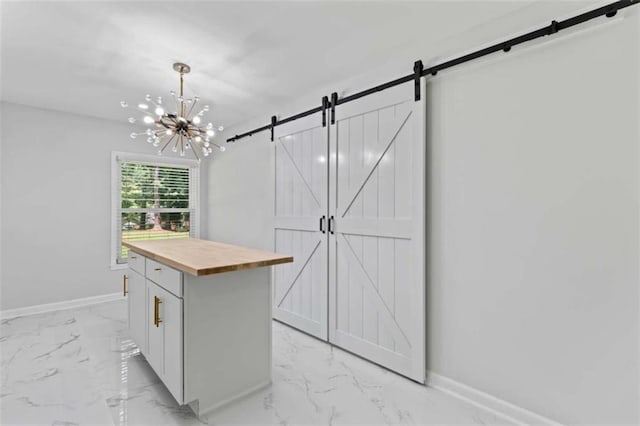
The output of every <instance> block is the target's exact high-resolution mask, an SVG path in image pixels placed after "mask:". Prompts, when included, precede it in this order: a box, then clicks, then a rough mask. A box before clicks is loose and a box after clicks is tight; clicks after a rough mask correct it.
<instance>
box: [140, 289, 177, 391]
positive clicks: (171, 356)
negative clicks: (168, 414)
mask: <svg viewBox="0 0 640 426" xmlns="http://www.w3.org/2000/svg"><path fill="white" fill-rule="evenodd" d="M147 312H148V314H147V324H148V339H149V346H148V353H147V354H146V356H147V361H149V364H151V367H153V369H154V370H155V372H156V374H158V376H159V377H160V378H161V379H162V381H163V382H164V384H165V386H166V387H167V389H169V392H171V394H172V395H173V397H174V398H175V399H176V401H178V402H180V403H181V402H182V400H183V397H182V395H183V383H182V375H183V366H182V347H183V346H182V332H183V328H182V299H181V298H179V297H176V296H174V295H173V294H171V293H169V292H168V291H166V290H165V289H163V288H162V287H160V286H159V285H157V284H155V283H154V282H152V281H150V280H147Z"/></svg>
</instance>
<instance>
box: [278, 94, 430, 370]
mask: <svg viewBox="0 0 640 426" xmlns="http://www.w3.org/2000/svg"><path fill="white" fill-rule="evenodd" d="M423 90H424V87H423ZM424 115H425V114H424V104H423V103H420V102H414V99H413V91H412V90H410V89H407V87H396V88H393V89H390V90H387V91H385V92H381V93H379V94H376V95H372V96H369V97H366V98H363V99H361V100H357V101H354V102H351V103H349V104H346V105H344V106H339V107H338V108H336V123H335V125H331V126H330V128H329V129H327V128H322V127H321V125H320V123H321V117H320V116H319V114H316V115H314V116H310V117H307V118H306V119H303V120H298V121H294V122H291V123H287V124H286V125H283V126H279V127H277V128H276V130H277V133H276V138H275V174H276V176H275V227H274V228H275V229H274V232H275V235H274V238H275V249H276V251H281V252H283V253H291V254H293V256H294V263H293V264H289V265H288V266H286V267H279V268H275V269H276V270H275V273H274V317H275V318H276V319H279V320H281V321H283V322H285V323H287V324H290V325H292V326H294V327H296V328H299V329H301V330H303V331H305V332H307V333H310V334H312V335H315V336H317V337H319V338H322V339H327V338H328V340H329V341H330V342H331V343H333V344H335V345H337V346H340V347H342V348H344V349H347V350H349V351H352V352H354V353H356V354H358V355H361V356H363V357H365V358H367V359H370V360H372V361H374V362H377V363H379V364H381V365H384V366H386V367H388V368H390V369H392V370H394V371H397V372H399V373H401V374H404V375H406V376H407V377H411V378H412V379H414V380H417V381H420V382H423V381H424V367H425V366H424V364H425V362H424V351H425V348H424V345H425V324H424V323H425V312H424V309H425V300H424V259H425V257H424V179H425V176H424V162H425V143H424ZM323 216H330V217H331V222H330V223H331V225H332V226H331V227H329V218H328V217H327V218H326V220H324V221H322V217H323ZM323 225H324V226H323ZM329 228H331V231H330V233H329V234H327V233H324V232H323V229H324V230H329Z"/></svg>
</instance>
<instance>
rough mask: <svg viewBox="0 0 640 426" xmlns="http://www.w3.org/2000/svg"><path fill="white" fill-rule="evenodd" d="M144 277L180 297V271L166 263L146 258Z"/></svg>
mask: <svg viewBox="0 0 640 426" xmlns="http://www.w3.org/2000/svg"><path fill="white" fill-rule="evenodd" d="M146 271H147V273H146V277H147V278H148V279H150V280H151V281H153V282H154V283H156V284H158V285H159V286H160V287H162V288H164V289H165V290H167V291H170V292H171V293H173V294H175V295H176V296H178V297H182V272H180V271H178V270H177V269H173V268H171V267H169V266H167V265H163V264H162V263H159V262H156V261H155V260H152V259H147V266H146Z"/></svg>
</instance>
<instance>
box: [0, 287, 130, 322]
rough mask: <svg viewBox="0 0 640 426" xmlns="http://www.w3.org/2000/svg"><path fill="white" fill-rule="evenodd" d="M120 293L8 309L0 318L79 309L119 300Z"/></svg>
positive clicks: (2, 312) (0, 312)
mask: <svg viewBox="0 0 640 426" xmlns="http://www.w3.org/2000/svg"><path fill="white" fill-rule="evenodd" d="M123 298H124V297H123V296H122V293H111V294H103V295H101V296H92V297H85V298H83V299H73V300H65V301H64V302H56V303H47V304H44V305H34V306H26V307H24V308H17V309H8V310H4V311H0V318H2V319H3V320H4V319H9V318H15V317H22V316H25V315H35V314H42V313H45V312H53V311H62V310H65V309H72V308H79V307H82V306H88V305H95V304H97V303H104V302H112V301H114V300H121V299H123Z"/></svg>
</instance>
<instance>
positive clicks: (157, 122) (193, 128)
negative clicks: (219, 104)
mask: <svg viewBox="0 0 640 426" xmlns="http://www.w3.org/2000/svg"><path fill="white" fill-rule="evenodd" d="M173 69H174V70H176V71H177V72H178V73H179V74H180V94H179V95H178V96H176V92H174V91H173V90H172V91H171V92H170V94H171V97H172V98H173V101H174V102H175V107H176V110H177V111H176V112H168V111H167V110H166V109H165V106H164V104H163V103H162V97H160V96H158V97H157V98H156V99H155V100H154V98H153V97H152V96H151V95H147V96H145V101H146V103H140V104H138V107H137V109H138V110H139V111H140V112H142V114H143V116H142V120H138V119H136V118H135V117H129V123H132V124H134V123H137V122H138V121H142V123H143V124H145V125H147V126H148V128H147V129H146V130H145V131H144V132H140V133H135V132H134V133H131V135H130V136H131V139H136V138H137V137H139V136H142V137H145V136H146V137H147V142H148V143H149V144H151V145H153V146H154V147H159V148H160V149H158V155H162V153H163V152H164V151H165V149H167V148H170V149H171V151H173V152H179V153H180V156H181V157H184V156H185V154H186V152H187V151H191V152H193V155H194V156H195V157H196V159H197V160H198V161H200V156H199V155H198V153H202V155H203V156H205V157H208V156H209V154H211V153H212V152H213V147H212V146H211V145H213V146H216V147H217V148H218V149H219V150H220V151H224V150H225V147H224V146H220V145H218V144H216V143H214V142H212V141H211V139H213V137H214V136H215V134H216V132H215V130H214V128H213V124H212V123H208V124H207V125H201V122H202V117H203V116H204V113H205V112H207V111H209V105H204V106H203V107H202V109H201V110H200V111H198V112H195V111H196V109H195V107H196V104H197V103H198V101H199V100H200V98H198V97H197V96H194V97H193V98H189V99H185V97H184V90H183V86H184V75H185V74H187V73H189V71H191V67H190V66H189V65H187V64H183V63H181V62H176V63H175V64H173ZM120 106H122V108H127V107H128V106H129V104H128V103H127V102H126V101H121V102H120ZM218 130H219V131H222V130H224V128H223V127H222V126H220V127H218Z"/></svg>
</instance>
